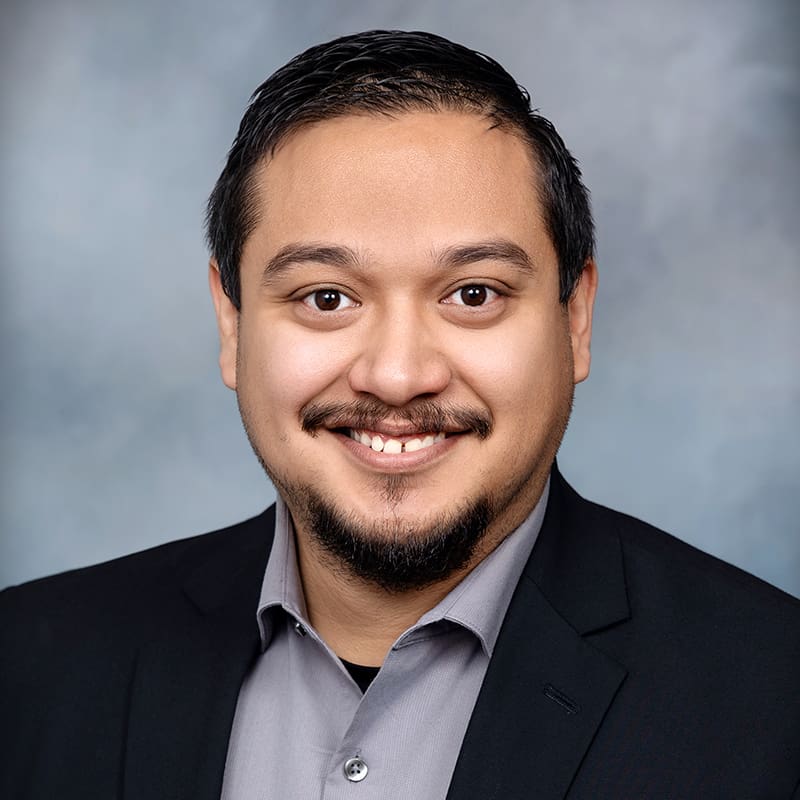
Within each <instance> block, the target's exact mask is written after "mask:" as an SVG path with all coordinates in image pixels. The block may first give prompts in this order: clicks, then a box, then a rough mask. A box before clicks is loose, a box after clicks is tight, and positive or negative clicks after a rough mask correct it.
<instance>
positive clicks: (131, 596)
mask: <svg viewBox="0 0 800 800" xmlns="http://www.w3.org/2000/svg"><path fill="white" fill-rule="evenodd" d="M273 527H274V506H271V507H270V508H268V509H266V510H265V511H264V512H262V513H261V514H259V515H257V516H255V517H252V518H250V519H248V520H245V521H243V522H239V523H236V524H234V525H230V526H228V527H226V528H220V529H218V530H216V531H211V532H209V533H204V534H200V535H198V536H192V537H189V538H186V539H180V540H176V541H172V542H167V543H166V544H162V545H158V546H156V547H152V548H149V549H147V550H142V551H139V552H137V553H133V554H130V555H125V556H122V557H119V558H115V559H112V560H110V561H106V562H103V563H101V564H95V565H92V566H89V567H82V568H79V569H73V570H69V571H67V572H62V573H59V574H56V575H51V576H48V577H45V578H39V579H37V580H33V581H29V582H27V583H22V584H19V585H17V586H11V587H8V588H6V589H4V590H3V591H2V592H0V630H2V631H3V638H5V637H6V635H13V633H14V631H18V632H19V635H20V636H23V637H24V636H30V635H31V632H32V630H35V629H36V627H37V625H41V624H43V623H46V625H47V627H48V628H52V626H53V624H54V623H56V622H57V621H58V620H62V621H66V620H70V621H71V622H72V623H73V624H74V625H75V626H76V627H78V626H80V625H82V624H85V623H90V622H91V621H94V622H98V621H100V620H102V619H103V618H104V617H107V618H108V619H109V620H110V621H121V620H123V619H126V618H127V619H129V618H130V616H131V614H132V613H133V609H135V608H137V607H138V608H139V609H140V611H141V610H142V609H143V608H147V609H152V608H153V606H154V604H156V603H158V601H159V600H163V598H164V596H165V595H166V594H168V593H169V592H171V591H175V590H176V588H178V587H179V586H180V584H181V583H182V582H183V581H185V580H187V579H189V578H190V576H191V575H192V573H193V572H194V571H196V570H198V569H202V568H203V567H204V566H206V565H208V564H216V563H221V562H223V561H233V562H238V563H247V562H248V561H252V560H253V559H254V558H255V559H257V560H258V559H259V558H261V559H263V561H264V563H266V557H267V554H268V551H269V543H270V541H271V536H272V530H273Z"/></svg>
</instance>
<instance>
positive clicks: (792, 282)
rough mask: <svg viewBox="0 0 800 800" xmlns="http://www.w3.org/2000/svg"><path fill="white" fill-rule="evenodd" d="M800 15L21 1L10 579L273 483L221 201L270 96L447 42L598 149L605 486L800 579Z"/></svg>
mask: <svg viewBox="0 0 800 800" xmlns="http://www.w3.org/2000/svg"><path fill="white" fill-rule="evenodd" d="M799 8H800V4H798V3H796V2H777V1H776V2H770V0H764V1H762V2H759V1H758V0H750V1H749V2H736V1H735V0H732V1H730V2H711V0H693V1H692V2H689V1H688V0H679V1H678V2H674V1H673V2H666V0H664V2H657V3H656V2H641V1H640V0H616V1H612V2H609V1H608V0H604V2H578V1H577V0H571V1H567V0H559V2H549V3H546V2H509V1H506V2H491V3H490V2H486V1H482V2H459V3H455V2H454V3H447V4H445V3H432V2H430V0H426V1H425V2H416V1H412V0H407V2H401V1H400V0H394V1H393V0H384V2H372V3H364V2H352V1H351V2H346V1H344V0H339V1H338V2H319V1H318V2H315V3H296V2H295V3H289V2H284V3H279V2H276V1H275V0H273V2H267V1H266V0H259V1H258V2H238V3H232V4H230V5H228V4H222V3H219V4H204V3H200V2H188V0H178V2H171V3H161V2H157V1H156V0H139V2H137V3H133V2H128V3H110V2H102V3H101V2H89V0H59V1H58V2H55V1H54V0H51V1H49V2H48V0H32V1H29V2H25V3H22V2H18V3H16V4H13V3H11V4H9V3H4V4H3V23H2V33H1V34H0V36H1V37H2V39H0V67H1V68H2V76H3V80H2V98H1V103H2V105H1V107H0V117H1V119H2V122H1V123H0V124H1V125H2V161H1V162H0V169H1V170H2V180H1V181H0V220H1V221H0V225H2V270H3V272H2V277H3V286H2V294H1V295H0V297H2V315H0V317H1V318H0V325H2V367H3V370H2V375H3V391H2V448H3V450H2V469H3V479H2V521H1V525H2V527H1V530H2V550H0V585H6V584H9V583H14V582H18V581H21V580H25V579H28V578H32V577H35V576H39V575H44V574H46V573H51V572H55V571H58V570H63V569H66V568H69V567H74V566H78V565H83V564H88V563H92V562H96V561H100V560H102V559H107V558H111V557H112V556H116V555H119V554H122V553H126V552H130V551H133V550H137V549H141V548H144V547H148V546H150V545H154V544H157V543H159V542H162V541H165V540H168V539H173V538H178V537H183V536H188V535H191V534H193V533H197V532H200V531H203V530H208V529H211V528H213V527H215V526H220V525H224V524H226V523H229V522H233V521H235V520H238V519H240V518H243V517H244V516H246V515H249V514H253V513H255V512H257V511H259V510H260V509H261V508H262V507H263V506H264V505H265V504H266V503H268V502H270V501H271V499H272V497H273V491H272V489H271V487H269V486H268V484H267V483H266V481H265V478H264V477H263V476H262V473H261V471H260V468H259V467H258V466H257V464H256V461H255V459H254V458H253V456H252V454H251V453H250V450H249V448H248V445H247V443H246V440H245V437H244V435H243V433H242V430H241V427H240V423H239V419H238V414H237V411H236V404H235V398H234V396H233V394H232V393H230V392H228V391H227V390H225V389H224V388H223V387H222V385H221V383H220V381H219V379H218V375H217V371H216V341H215V336H216V333H215V328H214V323H213V319H212V309H211V303H210V301H209V300H208V297H207V292H206V253H205V249H204V246H203V242H202V235H201V221H202V212H203V204H204V201H205V198H206V195H207V193H208V191H209V190H210V188H211V186H212V184H213V181H214V180H215V178H216V176H217V174H218V172H219V170H220V169H221V167H222V164H223V159H224V155H225V153H226V150H227V148H228V146H229V144H230V142H231V139H232V137H233V135H234V132H235V129H236V125H237V123H238V119H239V117H240V115H241V112H242V110H243V108H244V106H245V103H246V102H247V99H248V96H249V93H250V91H251V90H252V89H253V88H254V87H255V86H256V85H257V84H258V83H259V82H260V81H261V80H262V79H263V78H264V77H266V75H268V74H269V73H270V72H272V71H273V70H274V69H275V68H276V67H278V66H279V65H281V64H282V63H283V62H285V61H286V60H287V59H288V58H290V57H291V56H292V55H294V54H295V53H297V52H299V51H300V50H301V49H304V48H305V47H307V46H309V45H311V44H314V43H317V42H319V41H323V40H326V39H329V38H332V37H334V36H336V35H339V34H342V33H347V32H353V31H355V30H359V29H365V28H370V27H401V28H422V29H428V30H432V31H436V32H438V33H442V34H444V35H446V36H449V37H451V38H454V39H456V40H457V41H461V42H463V43H465V44H468V45H471V46H473V47H475V48H478V49H480V50H484V51H486V52H488V53H490V54H492V55H494V56H495V57H497V58H499V60H501V61H502V62H503V63H504V64H505V66H506V67H508V68H509V70H510V71H511V72H512V73H513V74H514V75H515V76H516V77H517V79H518V80H519V81H520V82H522V83H523V84H524V85H526V86H527V87H528V88H529V89H530V91H531V94H532V96H533V98H534V102H535V105H537V106H539V107H540V108H541V109H542V112H543V113H544V114H545V115H546V116H548V117H550V118H551V119H552V120H553V121H554V122H555V123H556V125H557V127H558V128H559V129H560V131H561V132H562V134H563V135H564V137H565V139H566V141H567V142H568V144H569V146H570V147H571V148H572V150H573V152H574V153H575V154H576V155H577V156H578V158H579V159H580V161H581V162H582V164H583V168H584V171H585V175H586V180H587V183H588V185H589V186H590V187H591V189H592V191H593V197H594V205H595V210H596V216H597V222H598V230H599V260H600V268H601V290H600V296H599V307H598V312H597V322H596V333H595V341H594V365H593V374H592V377H591V379H590V380H589V382H588V383H587V384H585V385H583V386H581V387H580V388H579V391H578V395H577V402H576V408H575V414H574V417H573V422H572V424H571V427H570V431H569V433H568V434H567V440H566V442H565V445H564V448H563V450H562V455H561V457H560V459H561V464H562V467H563V469H564V472H565V473H566V475H567V476H568V478H569V479H570V480H571V481H572V482H573V484H574V485H575V486H576V488H578V489H579V490H580V491H581V492H582V493H583V494H585V495H587V496H588V497H590V498H592V499H596V500H599V501H602V502H604V503H606V504H608V505H611V506H614V507H617V508H620V509H623V510H626V511H629V512H630V513H633V514H635V515H637V516H641V517H643V518H645V519H647V520H649V521H651V522H653V523H655V524H657V525H659V526H661V527H664V528H666V529H668V530H670V531H672V532H673V533H675V534H676V535H678V536H680V537H682V538H684V539H686V540H687V541H689V542H692V543H694V544H696V545H698V546H699V547H701V548H703V549H704V550H707V551H709V552H711V553H714V554H716V555H719V556H721V557H722V558H724V559H727V560H729V561H732V562H734V563H735V564H738V565H740V566H742V567H744V568H746V569H748V570H750V571H752V572H754V573H755V574H757V575H759V576H761V577H763V578H765V579H767V580H769V581H771V582H773V583H775V584H777V585H778V586H781V587H783V588H784V589H787V590H788V591H790V592H793V593H795V594H800V537H798V530H799V529H800V522H798V519H800V491H799V487H800V477H799V476H800V456H799V455H798V453H800V446H799V445H800V441H798V440H799V439H800V436H798V431H799V429H800V370H798V359H797V348H798V343H800V324H799V323H798V315H797V312H796V308H797V305H798V300H800V267H799V266H798V265H799V259H798V245H799V244H800V232H799V229H800V166H799V164H800V104H799V102H798V95H799V92H800V80H799V78H800V64H799V63H798V41H800V35H799V34H800V24H799V23H800V15H799V14H798V9H799Z"/></svg>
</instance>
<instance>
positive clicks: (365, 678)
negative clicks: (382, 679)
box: [340, 658, 380, 693]
mask: <svg viewBox="0 0 800 800" xmlns="http://www.w3.org/2000/svg"><path fill="white" fill-rule="evenodd" d="M340 660H341V662H342V664H344V668H345V669H346V670H347V671H348V672H349V673H350V677H351V678H352V679H353V680H354V681H355V682H356V684H357V685H358V688H359V689H361V692H362V693H363V692H366V691H367V689H368V688H369V685H370V684H371V683H372V681H373V680H374V678H375V676H376V675H377V674H378V670H379V669H380V667H365V666H363V665H362V664H352V663H351V662H350V661H345V660H344V659H343V658H342V659H340Z"/></svg>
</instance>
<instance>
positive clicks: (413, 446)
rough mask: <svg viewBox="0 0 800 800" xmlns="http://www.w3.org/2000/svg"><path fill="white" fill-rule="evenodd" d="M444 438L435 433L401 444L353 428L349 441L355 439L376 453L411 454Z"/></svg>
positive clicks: (395, 440)
mask: <svg viewBox="0 0 800 800" xmlns="http://www.w3.org/2000/svg"><path fill="white" fill-rule="evenodd" d="M444 437H445V434H444V433H437V434H435V435H433V434H428V435H427V436H424V437H419V438H416V439H409V440H408V441H407V442H401V441H400V440H399V439H389V438H387V439H385V438H384V437H382V436H378V435H377V434H370V433H366V432H365V431H357V430H354V429H353V428H351V429H350V438H351V439H355V440H356V441H357V442H361V444H363V445H366V446H367V447H371V448H372V449H373V450H374V451H375V452H376V453H413V452H414V451H415V450H422V449H423V448H424V447H430V446H431V445H432V444H435V443H436V442H441V441H442V440H443V439H444Z"/></svg>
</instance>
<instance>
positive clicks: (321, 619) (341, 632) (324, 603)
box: [296, 532, 471, 667]
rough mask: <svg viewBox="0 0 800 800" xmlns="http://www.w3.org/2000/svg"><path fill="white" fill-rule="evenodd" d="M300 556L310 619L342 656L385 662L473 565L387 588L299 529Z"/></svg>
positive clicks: (370, 662)
mask: <svg viewBox="0 0 800 800" xmlns="http://www.w3.org/2000/svg"><path fill="white" fill-rule="evenodd" d="M296 541H297V562H298V568H299V570H300V577H301V580H302V584H303V592H304V594H305V600H306V608H307V610H308V616H309V621H310V622H311V624H312V625H313V626H314V628H315V630H316V631H317V632H318V633H319V635H320V636H321V637H322V638H323V639H324V640H325V642H326V643H327V644H328V646H329V647H330V648H331V649H332V650H333V652H334V653H336V655H337V656H339V657H340V658H343V659H345V660H346V661H350V662H352V663H354V664H362V665H364V666H375V667H377V666H380V665H381V664H382V663H383V660H384V659H385V658H386V654H387V653H388V652H389V650H390V648H391V647H392V645H393V644H394V642H395V641H396V640H397V638H398V637H399V636H400V634H402V633H403V631H405V630H407V629H408V628H410V627H411V626H412V625H414V623H416V622H417V620H419V618H420V617H421V616H422V615H423V614H424V613H425V612H426V611H429V610H430V609H432V608H433V607H434V606H435V605H436V604H437V603H439V602H440V601H441V600H442V599H443V598H444V597H445V596H446V595H447V594H448V592H449V591H450V590H451V589H452V588H453V587H454V586H456V585H457V584H458V583H459V581H461V580H462V578H463V577H464V575H466V573H467V572H469V570H470V569H471V566H470V567H468V568H465V569H463V570H461V571H459V572H458V573H457V574H454V575H451V576H449V577H448V578H447V579H446V580H443V581H440V582H437V583H436V584H433V585H430V586H426V587H423V588H421V589H413V590H409V591H405V592H388V591H386V590H385V589H382V588H381V587H379V586H377V585H375V584H372V583H369V582H367V581H363V580H360V579H359V578H357V577H354V576H353V575H351V574H350V573H348V572H346V571H345V569H344V568H343V567H341V566H339V567H338V568H336V569H332V568H331V564H330V557H329V556H327V554H324V553H320V552H319V551H318V549H317V547H315V545H314V543H313V542H311V541H309V539H308V537H307V536H304V535H302V534H301V533H299V532H298V535H297V537H296Z"/></svg>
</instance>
